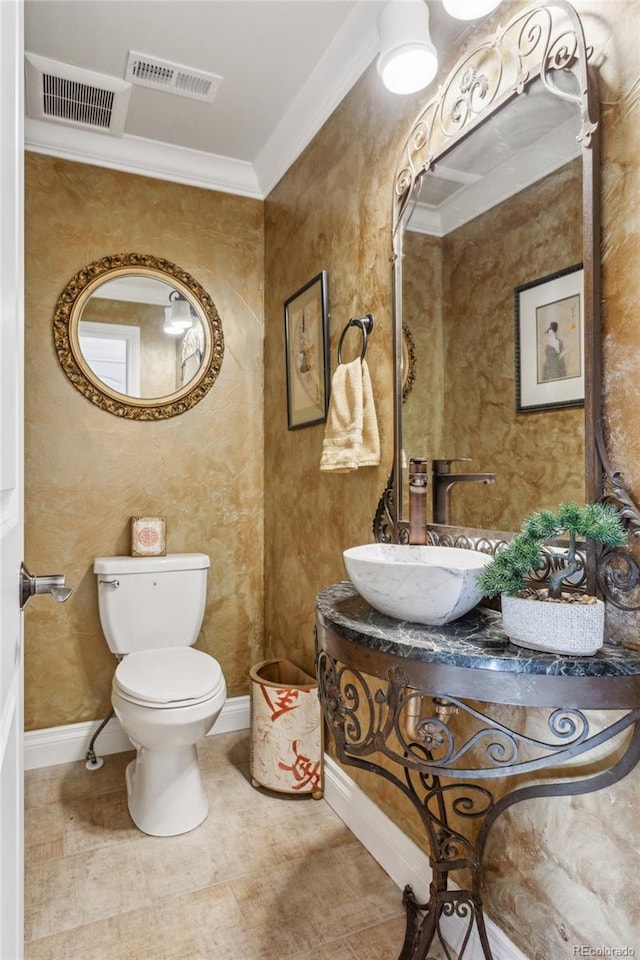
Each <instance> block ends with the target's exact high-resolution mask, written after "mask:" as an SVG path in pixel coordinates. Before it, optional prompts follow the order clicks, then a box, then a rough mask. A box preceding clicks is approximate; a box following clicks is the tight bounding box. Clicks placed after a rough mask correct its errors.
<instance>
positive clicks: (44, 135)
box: [25, 0, 381, 200]
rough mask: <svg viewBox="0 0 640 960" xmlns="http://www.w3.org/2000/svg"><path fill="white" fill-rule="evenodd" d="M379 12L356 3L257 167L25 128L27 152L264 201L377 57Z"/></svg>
mask: <svg viewBox="0 0 640 960" xmlns="http://www.w3.org/2000/svg"><path fill="white" fill-rule="evenodd" d="M380 6H381V4H380V3H377V2H375V0H356V3H355V5H354V7H353V9H352V11H351V12H350V13H349V15H348V16H347V18H346V19H345V21H344V23H343V25H342V27H341V29H340V30H339V31H338V33H337V34H336V36H335V38H334V40H333V42H332V43H331V45H330V46H329V47H328V48H327V50H326V51H325V53H324V54H323V56H322V57H321V58H320V60H319V61H318V64H317V66H316V67H315V69H314V70H313V72H312V73H311V75H310V76H309V79H308V81H307V83H306V84H305V85H304V87H302V88H301V90H300V91H299V92H298V94H297V96H296V97H295V99H294V100H293V102H292V103H291V105H290V107H289V108H288V110H287V111H286V113H285V114H284V115H283V117H282V119H281V120H280V122H279V123H278V125H277V126H276V128H275V130H274V131H273V133H272V134H271V136H270V137H269V139H268V140H267V142H266V143H265V145H264V146H263V147H262V149H261V150H260V152H259V154H258V156H257V157H256V159H255V161H254V163H249V162H248V161H244V160H234V159H233V158H232V157H222V156H219V155H218V154H211V153H206V152H204V151H200V150H190V149H187V148H185V147H179V146H176V145H174V144H169V143H161V142H160V141H157V140H147V139H144V138H143V137H132V136H128V135H127V134H125V135H124V136H122V137H113V136H109V135H108V134H103V133H98V132H95V131H92V130H81V129H77V128H74V127H70V126H64V125H63V124H59V123H52V122H50V121H45V120H33V119H31V118H26V120H25V149H26V150H30V151H32V152H33V153H43V154H48V155H50V156H54V157H60V158H61V159H63V160H73V161H75V162H76V163H89V164H93V165H95V166H99V167H107V168H109V169H112V170H122V171H124V172H125V173H134V174H138V175H140V176H144V177H153V178H155V179H158V180H170V181H173V182H175V183H185V184H187V185H189V186H193V187H201V188H203V189H205V190H218V191H220V192H221V193H233V194H237V195H239V196H243V197H254V198H256V199H258V200H264V199H265V198H266V196H267V194H268V193H269V192H270V191H271V190H272V188H273V187H274V186H275V185H276V183H277V182H278V181H279V180H280V179H281V178H282V177H283V176H284V174H285V173H286V172H287V170H288V169H289V167H290V166H291V164H292V163H293V162H294V161H295V160H296V159H297V157H299V156H300V154H301V153H302V151H303V150H304V149H305V147H306V146H307V145H308V144H309V143H310V141H311V140H312V139H313V137H314V136H315V134H316V133H317V132H318V130H319V129H320V128H321V126H322V125H323V123H325V121H326V120H327V119H328V118H329V116H330V115H331V113H332V112H333V111H334V110H335V108H336V106H337V105H338V104H339V103H340V101H341V100H342V99H343V98H344V97H345V96H346V94H347V93H348V92H349V90H350V89H351V87H352V86H353V85H354V83H355V82H356V81H357V80H358V79H359V77H360V76H361V75H362V73H363V72H364V70H365V69H366V68H367V66H368V65H369V63H370V62H371V60H372V59H373V57H374V56H375V55H376V53H377V48H378V37H377V29H376V19H377V16H378V12H379V9H380Z"/></svg>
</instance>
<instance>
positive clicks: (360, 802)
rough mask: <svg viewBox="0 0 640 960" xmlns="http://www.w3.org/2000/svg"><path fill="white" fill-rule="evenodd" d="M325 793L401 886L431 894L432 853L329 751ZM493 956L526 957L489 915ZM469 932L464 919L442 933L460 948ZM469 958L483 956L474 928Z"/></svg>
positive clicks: (422, 896) (448, 923)
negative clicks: (397, 821)
mask: <svg viewBox="0 0 640 960" xmlns="http://www.w3.org/2000/svg"><path fill="white" fill-rule="evenodd" d="M324 796H325V800H326V801H327V803H328V804H329V806H330V807H332V808H333V810H335V812H336V813H337V814H338V816H339V817H340V819H341V820H343V821H344V823H345V824H346V825H347V827H349V829H350V830H351V832H352V833H353V834H354V836H356V837H357V838H358V840H359V841H360V843H361V844H362V845H363V846H364V847H365V848H366V849H367V850H368V851H369V853H370V854H371V855H372V857H374V859H375V860H377V861H378V863H379V864H380V866H381V867H382V869H383V870H384V871H385V873H387V874H388V875H389V876H390V877H391V879H392V880H393V881H394V883H395V884H396V885H397V886H398V887H399V888H400V889H401V890H402V889H404V887H405V885H406V884H410V885H411V888H412V890H413V892H414V893H415V895H416V897H417V898H418V899H419V900H422V901H423V902H424V901H425V900H427V899H428V897H429V883H430V881H431V867H430V865H429V858H428V856H427V854H426V853H424V851H423V850H421V849H420V847H418V846H417V844H415V843H414V842H413V841H412V840H410V839H409V838H408V837H407V836H406V834H404V833H403V832H402V830H400V828H399V827H398V826H396V824H395V823H394V822H393V821H392V820H390V819H389V817H387V815H386V814H385V813H383V812H382V810H381V809H380V808H379V807H377V806H376V804H375V803H373V801H372V800H370V799H369V797H368V796H367V795H366V793H364V792H363V791H362V790H361V789H360V787H358V785H357V784H356V783H355V782H354V781H353V780H352V779H351V777H349V776H348V775H347V774H346V773H345V771H344V770H343V768H342V767H341V766H340V765H339V764H337V763H336V762H335V760H333V759H332V758H331V757H329V756H327V755H326V754H325V768H324ZM485 923H486V926H487V934H488V936H489V942H490V944H491V949H492V951H493V956H494V960H528V958H527V957H525V955H524V954H523V953H522V952H521V951H520V950H519V949H518V948H517V947H516V946H515V944H513V943H512V942H511V940H509V938H508V937H507V935H506V934H505V933H503V931H502V930H501V929H500V927H498V926H496V924H495V923H493V921H492V920H490V919H489V917H485ZM465 931H466V923H465V921H464V920H462V919H461V918H454V917H448V918H446V919H443V921H442V932H443V934H444V936H445V938H446V940H447V943H448V944H449V946H451V947H452V948H453V949H454V950H456V951H458V950H460V948H461V946H462V942H463V939H464V935H465ZM464 956H465V960H483V958H484V954H483V952H482V947H481V946H480V941H479V939H478V935H477V933H476V931H475V928H474V931H473V933H472V936H471V938H470V940H469V944H468V945H467V948H466V951H465V954H464Z"/></svg>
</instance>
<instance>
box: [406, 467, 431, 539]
mask: <svg viewBox="0 0 640 960" xmlns="http://www.w3.org/2000/svg"><path fill="white" fill-rule="evenodd" d="M428 462H429V461H428V460H426V459H425V458H424V457H413V458H412V459H411V460H409V543H418V544H422V543H426V542H427V483H428V482H429V478H428V475H427V463H428Z"/></svg>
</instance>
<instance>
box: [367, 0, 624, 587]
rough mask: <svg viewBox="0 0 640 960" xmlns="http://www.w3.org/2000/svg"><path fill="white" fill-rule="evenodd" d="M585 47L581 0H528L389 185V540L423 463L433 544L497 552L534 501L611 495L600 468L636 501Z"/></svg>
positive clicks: (427, 112) (461, 75) (380, 529)
mask: <svg viewBox="0 0 640 960" xmlns="http://www.w3.org/2000/svg"><path fill="white" fill-rule="evenodd" d="M480 29H482V28H480ZM590 54H591V51H590V50H589V49H588V48H587V46H586V43H585V38H584V34H583V29H582V25H581V22H580V20H579V18H578V16H577V14H576V12H575V11H574V9H573V8H572V7H571V6H570V4H569V3H566V2H565V0H558V2H556V3H551V4H545V5H536V6H533V7H529V8H527V9H526V10H522V11H521V12H520V13H518V14H517V15H516V16H515V17H513V19H512V20H511V21H510V22H509V23H508V24H507V25H506V26H504V27H501V28H500V29H499V31H498V33H497V34H495V35H493V36H480V35H479V36H478V39H477V42H475V41H473V42H472V43H471V44H470V46H469V50H468V53H466V54H465V55H464V57H463V58H462V60H461V61H460V62H459V63H458V64H457V66H456V67H455V68H454V69H453V71H452V72H451V73H450V74H449V76H448V78H447V79H446V80H445V82H444V83H443V84H442V85H441V86H440V88H439V90H438V93H437V95H436V96H435V97H434V99H433V100H431V101H430V102H429V103H428V104H427V106H426V107H425V109H424V110H423V111H422V112H421V113H420V115H419V116H418V118H417V119H416V121H415V123H414V124H413V125H412V127H411V128H410V130H409V133H408V136H407V138H406V140H405V143H404V145H403V148H402V151H401V156H400V161H399V164H398V167H397V171H396V178H395V182H394V197H393V204H394V217H393V261H394V267H393V270H394V341H395V451H394V466H393V473H392V476H391V481H390V484H389V487H388V489H387V490H386V491H385V494H384V495H383V498H382V500H381V502H380V506H379V508H378V514H377V516H376V521H375V532H376V536H377V537H378V538H379V539H382V540H384V539H394V540H399V541H406V540H407V538H408V506H409V497H408V477H407V474H408V466H409V462H410V459H411V458H414V457H421V458H426V459H427V460H428V474H429V490H430V494H429V502H430V504H431V506H430V513H429V517H428V519H429V525H428V529H429V534H428V536H429V539H430V540H431V541H432V542H434V543H449V544H450V543H456V542H460V543H462V544H463V545H471V546H474V545H475V546H477V545H478V544H480V548H481V549H491V544H496V543H499V541H500V535H501V534H502V533H504V532H507V533H508V532H509V531H514V530H518V529H519V527H520V525H521V522H522V520H523V519H524V518H525V517H526V516H527V514H529V513H530V512H531V511H533V510H537V509H540V508H542V507H550V508H557V506H558V505H559V503H561V502H563V501H564V502H566V501H569V500H575V501H578V502H585V501H591V500H596V499H599V498H600V497H601V496H602V495H603V493H604V489H603V470H604V472H605V473H606V474H608V475H609V476H610V478H611V479H612V480H614V482H617V483H618V487H617V489H616V491H614V492H615V493H616V497H615V499H616V500H619V499H620V498H621V497H622V496H623V494H624V488H623V487H622V486H621V485H620V481H619V478H618V477H617V475H612V474H611V471H610V468H609V466H608V463H607V462H606V457H605V455H604V449H603V443H602V437H601V434H600V334H599V312H598V311H599V263H598V260H599V220H598V210H597V196H598V186H597V184H598V164H599V156H598V113H597V103H596V100H595V86H594V84H593V82H592V80H591V78H590V75H589V68H588V64H587V61H588V59H589V56H590ZM403 327H404V330H405V335H404V337H403ZM407 329H408V330H410V332H411V338H412V344H413V372H412V379H413V386H412V389H411V392H410V394H409V395H408V396H407V395H406V391H405V396H404V403H403V381H404V379H405V373H406V371H405V370H404V365H405V364H406V348H405V347H404V343H405V341H406V330H407ZM403 356H404V359H403ZM455 461H462V462H460V463H455ZM447 473H448V476H449V478H450V480H452V479H453V478H454V477H457V476H462V475H463V474H470V475H471V476H469V477H467V478H466V479H465V478H464V477H463V478H462V479H461V480H460V481H458V482H455V483H451V482H450V481H449V480H447V477H446V474H447ZM472 477H475V479H472ZM483 481H486V482H483ZM438 491H439V492H440V494H443V495H441V496H439V497H438V496H436V495H435V494H436V493H437V492H438ZM634 575H635V574H634ZM595 577H596V572H595V564H594V563H591V565H590V568H589V569H588V571H587V581H588V584H589V586H591V587H593V584H594V581H595Z"/></svg>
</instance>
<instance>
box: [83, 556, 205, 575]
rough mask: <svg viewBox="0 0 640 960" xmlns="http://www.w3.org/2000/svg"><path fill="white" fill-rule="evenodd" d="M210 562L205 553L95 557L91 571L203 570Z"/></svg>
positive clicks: (154, 571) (156, 571) (149, 571)
mask: <svg viewBox="0 0 640 960" xmlns="http://www.w3.org/2000/svg"><path fill="white" fill-rule="evenodd" d="M210 562H211V561H210V560H209V557H208V556H207V555H206V553H168V554H167V555H166V556H164V557H96V559H95V560H94V561H93V572H94V573H122V574H124V573H162V571H163V570H164V571H169V570H203V569H204V568H206V567H208V566H209V565H210Z"/></svg>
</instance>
